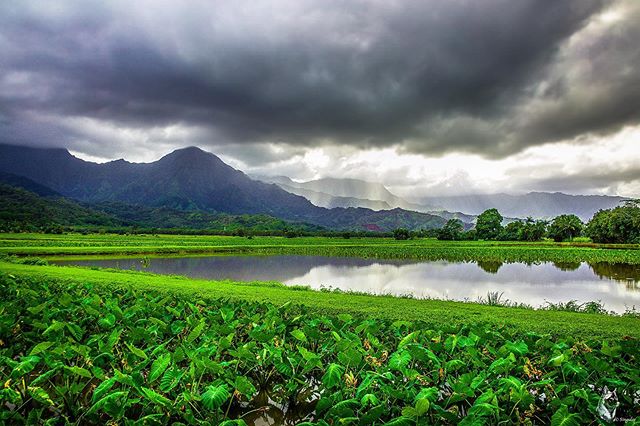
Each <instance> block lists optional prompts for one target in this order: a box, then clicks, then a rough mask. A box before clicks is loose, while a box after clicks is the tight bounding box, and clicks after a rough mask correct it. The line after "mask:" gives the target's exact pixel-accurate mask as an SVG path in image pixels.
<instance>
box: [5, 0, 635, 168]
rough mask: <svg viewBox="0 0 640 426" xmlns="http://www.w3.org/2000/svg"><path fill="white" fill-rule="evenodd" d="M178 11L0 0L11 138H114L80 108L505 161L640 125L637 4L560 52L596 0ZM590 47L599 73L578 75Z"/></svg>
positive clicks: (238, 131) (230, 6)
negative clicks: (580, 45)
mask: <svg viewBox="0 0 640 426" xmlns="http://www.w3.org/2000/svg"><path fill="white" fill-rule="evenodd" d="M633 1H634V0H629V1H628V2H624V1H623V2H619V3H621V4H627V3H628V4H632V2H633ZM611 4H612V3H605V5H607V6H609V5H611ZM185 7H186V4H185V3H182V2H175V3H174V2H170V1H169V2H157V1H153V2H148V3H147V2H135V3H131V2H129V3H125V2H107V3H101V2H74V1H60V2H55V4H54V2H51V3H49V4H46V3H30V2H5V3H3V4H2V5H0V48H1V49H2V52H3V54H2V60H1V61H0V73H1V74H2V77H0V105H1V109H0V131H2V134H3V137H4V139H5V140H7V141H17V142H19V143H40V144H57V145H60V144H66V145H69V144H71V145H74V144H75V145H76V146H77V145H78V144H82V146H84V147H85V148H86V147H89V146H90V145H91V143H92V141H94V142H93V143H103V144H104V143H110V142H111V141H110V140H109V137H108V135H105V134H104V133H100V134H95V132H94V133H92V132H91V128H90V127H91V126H90V125H88V124H86V123H85V125H84V126H78V125H69V123H67V122H66V121H65V120H66V119H68V118H74V117H76V118H82V117H84V118H88V119H91V120H93V121H92V122H93V123H107V124H108V125H109V126H113V127H116V128H117V127H121V128H129V129H138V130H140V131H144V130H145V129H154V128H159V127H163V126H169V125H180V126H183V127H185V128H188V129H191V130H192V132H191V133H186V134H185V133H183V134H180V135H179V136H178V138H179V139H190V140H185V141H184V142H186V143H187V144H199V145H209V146H216V145H220V144H226V143H228V144H234V143H249V144H256V143H260V142H272V143H285V144H290V145H300V146H309V145H314V144H324V143H332V144H349V145H356V146H369V147H376V146H388V145H392V144H399V145H400V146H402V147H403V148H404V149H406V150H409V151H412V152H420V153H434V152H435V153H437V152H443V151H456V150H465V151H473V152H480V153H482V154H484V155H487V156H503V155H507V154H509V153H513V152H516V151H518V150H520V149H522V148H524V147H526V146H529V145H534V144H539V143H544V142H548V141H553V140H557V139H566V138H573V137H575V136H577V135H580V134H582V133H584V132H608V131H613V130H616V129H619V128H620V126H622V125H624V124H628V123H633V122H635V123H637V122H638V107H639V106H640V103H639V100H640V92H639V91H640V89H639V87H640V85H639V84H638V83H639V82H640V80H639V77H638V75H639V74H638V73H637V72H633V71H632V72H630V73H629V72H625V71H624V70H625V69H627V68H629V67H631V69H632V70H634V69H637V66H638V65H640V57H639V52H640V48H639V47H638V45H637V42H634V41H637V40H638V39H639V36H640V34H639V30H638V28H640V13H638V10H639V8H637V7H635V8H634V7H630V8H629V9H630V11H629V13H627V16H625V19H624V20H623V22H622V23H621V24H620V25H621V27H620V28H619V29H618V30H617V31H616V32H612V33H610V34H606V37H604V38H602V37H600V38H598V40H600V41H598V42H593V43H592V44H589V45H587V46H586V47H585V48H584V49H582V50H579V51H578V52H572V51H569V52H568V53H563V52H564V51H563V46H566V44H567V43H568V40H570V37H572V36H575V34H579V32H580V31H583V30H584V28H585V26H586V25H587V24H588V23H589V22H590V20H592V19H593V17H594V15H595V14H597V13H599V12H600V11H601V10H602V8H603V2H602V1H598V0H565V1H557V2H549V1H547V0H522V1H517V2H516V1H512V0H486V1H483V2H477V1H471V0H469V1H465V0H459V1H451V0H435V1H429V2H411V1H406V2H398V3H396V2H386V1H382V2H365V1H354V2H349V3H348V2H341V1H337V0H336V1H322V2H305V1H295V2H277V1H271V2H269V1H257V2H250V3H245V4H240V3H239V2H225V1H220V2H196V3H188V9H186V8H185ZM595 36H598V34H596V35H595ZM585 58H593V59H594V62H593V66H594V67H596V69H595V71H596V72H584V70H582V69H576V67H579V66H580V64H582V63H583V61H584V59H585ZM576 64H578V65H576ZM567 70H575V73H574V74H575V80H571V79H570V77H571V76H567V75H566V72H567ZM611 70H613V76H614V77H615V78H614V79H609V78H608V77H607V76H610V75H612V74H611ZM612 80H613V81H612ZM541 87H542V89H541ZM75 124H77V123H75ZM172 137H173V136H172ZM172 137H167V138H168V139H167V138H165V139H163V141H164V143H169V142H176V140H174V139H171V138H172ZM65 139H66V140H65ZM161 139H162V138H161ZM149 143H152V142H149ZM123 149H124V148H123ZM101 151H103V149H99V148H96V149H95V150H94V152H101ZM87 152H89V153H90V152H91V151H87Z"/></svg>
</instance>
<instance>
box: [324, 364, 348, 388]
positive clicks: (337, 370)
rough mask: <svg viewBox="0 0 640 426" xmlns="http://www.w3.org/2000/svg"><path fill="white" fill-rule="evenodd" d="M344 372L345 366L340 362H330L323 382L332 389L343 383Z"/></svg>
mask: <svg viewBox="0 0 640 426" xmlns="http://www.w3.org/2000/svg"><path fill="white" fill-rule="evenodd" d="M343 374H344V368H342V367H341V366H340V365H338V364H329V367H327V372H326V373H324V376H322V384H323V385H325V386H326V387H327V388H328V389H331V388H333V387H335V386H337V385H339V384H340V383H342V375H343Z"/></svg>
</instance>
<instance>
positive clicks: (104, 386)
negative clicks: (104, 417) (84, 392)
mask: <svg viewBox="0 0 640 426" xmlns="http://www.w3.org/2000/svg"><path fill="white" fill-rule="evenodd" d="M115 384H116V378H115V377H112V378H110V379H107V380H105V381H104V382H102V383H100V384H99V385H98V387H96V388H95V390H94V391H93V397H92V398H91V402H92V403H93V404H95V403H96V402H98V401H99V400H100V399H101V398H102V397H103V396H104V395H105V394H106V393H107V392H109V391H110V390H111V388H112V387H113V385H115Z"/></svg>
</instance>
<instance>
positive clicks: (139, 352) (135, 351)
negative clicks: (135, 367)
mask: <svg viewBox="0 0 640 426" xmlns="http://www.w3.org/2000/svg"><path fill="white" fill-rule="evenodd" d="M125 345H126V346H127V348H129V350H130V351H131V353H132V354H134V355H135V356H137V357H138V358H142V359H147V354H145V353H144V351H143V350H142V349H138V348H136V347H135V346H133V345H131V344H129V343H125Z"/></svg>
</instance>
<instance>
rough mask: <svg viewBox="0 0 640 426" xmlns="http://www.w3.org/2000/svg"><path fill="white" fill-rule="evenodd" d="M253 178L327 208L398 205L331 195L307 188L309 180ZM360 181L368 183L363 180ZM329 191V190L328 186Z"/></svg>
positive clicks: (388, 207)
mask: <svg viewBox="0 0 640 426" xmlns="http://www.w3.org/2000/svg"><path fill="white" fill-rule="evenodd" d="M254 178H255V179H257V180H261V181H263V182H267V183H275V184H276V185H278V186H279V187H280V188H282V189H284V190H285V191H287V192H290V193H291V194H296V195H300V196H301V197H304V198H306V199H307V200H309V201H311V202H312V203H313V204H315V205H316V206H318V207H326V208H328V209H332V208H334V207H364V208H367V209H371V210H390V209H392V208H394V207H398V206H391V205H389V203H387V202H386V201H382V200H378V199H375V200H367V199H363V198H358V197H352V196H338V195H332V194H330V193H329V192H327V191H316V190H313V189H309V188H308V187H310V186H313V185H306V184H307V183H310V182H302V183H300V182H295V181H293V180H291V179H289V178H288V177H286V176H273V177H267V176H254ZM361 182H363V183H368V182H364V181H361ZM385 190H386V188H385ZM329 191H331V189H330V188H329Z"/></svg>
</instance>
